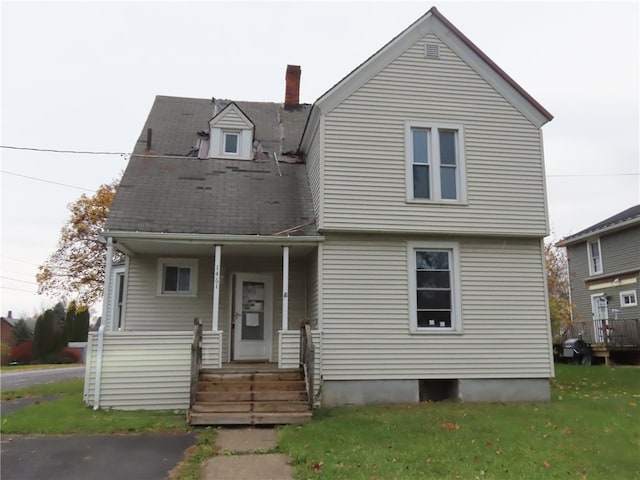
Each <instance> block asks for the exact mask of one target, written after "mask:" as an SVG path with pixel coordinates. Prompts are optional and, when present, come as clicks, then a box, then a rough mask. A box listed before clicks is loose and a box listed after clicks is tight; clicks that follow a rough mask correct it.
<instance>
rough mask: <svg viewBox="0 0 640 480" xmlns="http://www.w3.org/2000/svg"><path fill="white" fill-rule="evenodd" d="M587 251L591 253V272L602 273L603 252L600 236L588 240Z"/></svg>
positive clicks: (593, 273)
mask: <svg viewBox="0 0 640 480" xmlns="http://www.w3.org/2000/svg"><path fill="white" fill-rule="evenodd" d="M587 253H588V255H589V273H590V274H591V275H597V274H598V273H602V252H601V250H600V239H599V238H597V239H595V240H594V241H591V242H587Z"/></svg>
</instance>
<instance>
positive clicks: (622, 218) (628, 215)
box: [559, 205, 640, 245]
mask: <svg viewBox="0 0 640 480" xmlns="http://www.w3.org/2000/svg"><path fill="white" fill-rule="evenodd" d="M633 219H640V205H635V206H633V207H630V208H627V209H626V210H623V211H622V212H620V213H616V214H615V215H613V216H611V217H609V218H606V219H604V220H602V221H601V222H598V223H596V224H593V225H591V226H590V227H587V228H585V229H584V230H580V231H579V232H578V233H574V234H573V235H570V236H568V237H566V238H563V239H562V240H561V241H560V242H559V243H560V244H563V245H566V244H570V243H573V241H574V240H578V239H581V238H582V237H585V236H587V235H590V234H594V233H598V232H600V231H602V230H605V229H610V228H612V227H615V226H616V225H620V224H622V223H626V222H629V221H630V220H633Z"/></svg>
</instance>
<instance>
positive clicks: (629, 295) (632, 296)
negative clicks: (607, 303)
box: [620, 290, 638, 307]
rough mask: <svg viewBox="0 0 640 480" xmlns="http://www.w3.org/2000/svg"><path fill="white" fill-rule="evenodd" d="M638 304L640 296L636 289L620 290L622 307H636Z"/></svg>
mask: <svg viewBox="0 0 640 480" xmlns="http://www.w3.org/2000/svg"><path fill="white" fill-rule="evenodd" d="M636 305H638V297H637V296H636V291H635V290H627V291H626V292H620V306H621V307H635V306H636Z"/></svg>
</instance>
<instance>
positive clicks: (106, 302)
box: [93, 237, 113, 410]
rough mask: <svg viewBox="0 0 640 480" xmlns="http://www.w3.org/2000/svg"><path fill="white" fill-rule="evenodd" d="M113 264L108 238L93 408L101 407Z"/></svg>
mask: <svg viewBox="0 0 640 480" xmlns="http://www.w3.org/2000/svg"><path fill="white" fill-rule="evenodd" d="M112 265H113V238H111V237H109V238H107V265H106V267H105V270H104V296H103V298H102V320H101V321H100V328H99V329H98V352H97V353H96V384H95V389H94V396H93V409H94V410H98V408H100V381H101V377H102V351H103V348H104V330H105V326H106V324H107V321H108V319H107V313H108V311H109V301H110V299H111V267H112Z"/></svg>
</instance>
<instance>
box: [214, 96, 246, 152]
mask: <svg viewBox="0 0 640 480" xmlns="http://www.w3.org/2000/svg"><path fill="white" fill-rule="evenodd" d="M209 125H210V128H211V130H210V134H209V158H216V157H223V158H236V159H242V160H249V159H250V158H252V157H253V125H252V124H251V123H250V122H248V121H246V120H245V119H244V118H243V116H242V114H241V113H240V111H239V110H237V107H235V106H234V105H231V106H230V107H227V109H226V110H225V111H224V112H222V113H220V114H219V115H218V116H216V117H215V118H213V119H212V120H211V122H210V123H209ZM228 134H230V135H237V138H236V148H235V149H231V150H230V149H229V146H230V145H229V144H228V143H227V135H228Z"/></svg>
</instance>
